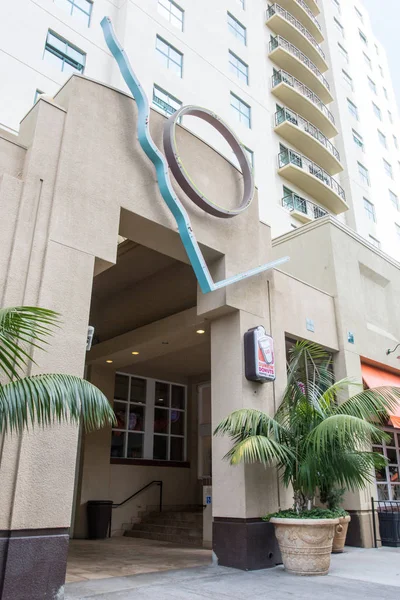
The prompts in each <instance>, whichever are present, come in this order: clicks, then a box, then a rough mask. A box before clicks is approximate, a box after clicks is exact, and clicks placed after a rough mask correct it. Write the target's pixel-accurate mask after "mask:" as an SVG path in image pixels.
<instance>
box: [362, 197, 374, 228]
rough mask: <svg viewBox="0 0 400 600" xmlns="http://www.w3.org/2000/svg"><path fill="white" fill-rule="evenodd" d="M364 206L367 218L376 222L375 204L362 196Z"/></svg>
mask: <svg viewBox="0 0 400 600" xmlns="http://www.w3.org/2000/svg"><path fill="white" fill-rule="evenodd" d="M364 208H365V212H366V213H367V217H368V219H369V220H370V221H373V222H374V223H376V215H375V206H374V205H373V204H372V202H370V201H369V200H367V199H366V198H364Z"/></svg>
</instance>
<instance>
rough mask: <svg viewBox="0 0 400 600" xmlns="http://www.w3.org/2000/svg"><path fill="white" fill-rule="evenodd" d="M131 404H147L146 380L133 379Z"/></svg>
mask: <svg viewBox="0 0 400 600" xmlns="http://www.w3.org/2000/svg"><path fill="white" fill-rule="evenodd" d="M131 402H137V403H138V404H145V403H146V380H145V379H134V378H133V377H132V379H131Z"/></svg>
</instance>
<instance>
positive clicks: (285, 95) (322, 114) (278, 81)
mask: <svg viewBox="0 0 400 600" xmlns="http://www.w3.org/2000/svg"><path fill="white" fill-rule="evenodd" d="M272 93H273V94H274V96H276V97H277V98H279V100H281V101H282V102H283V103H284V104H286V106H288V107H289V108H292V109H293V110H296V111H297V112H299V113H300V114H301V115H302V116H303V117H305V118H306V119H308V120H309V121H311V122H312V123H314V125H316V126H317V127H318V129H320V131H322V133H323V134H324V135H326V137H327V138H331V137H334V136H335V135H337V134H338V130H337V129H336V127H335V118H334V116H333V114H332V113H331V112H330V110H328V108H327V107H326V106H325V104H324V103H323V102H322V100H321V99H320V98H318V96H317V95H316V94H314V92H313V91H312V90H310V88H308V87H307V86H306V85H304V83H301V81H299V80H298V79H296V78H295V77H293V75H289V73H286V71H276V72H275V73H274V75H273V76H272Z"/></svg>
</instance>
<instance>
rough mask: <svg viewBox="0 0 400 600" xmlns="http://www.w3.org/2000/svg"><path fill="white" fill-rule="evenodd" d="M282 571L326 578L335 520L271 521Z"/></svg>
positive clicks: (274, 519) (275, 519) (273, 519)
mask: <svg viewBox="0 0 400 600" xmlns="http://www.w3.org/2000/svg"><path fill="white" fill-rule="evenodd" d="M271 523H273V524H274V525H275V535H276V538H277V540H278V543H279V548H280V551H281V554H282V561H283V564H284V567H285V569H286V570H287V571H288V572H289V573H293V574H294V575H327V573H328V571H329V566H330V564H331V553H332V542H333V537H334V535H335V527H336V525H338V524H339V519H278V518H275V517H274V518H272V519H271Z"/></svg>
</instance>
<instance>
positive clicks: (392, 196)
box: [389, 190, 399, 210]
mask: <svg viewBox="0 0 400 600" xmlns="http://www.w3.org/2000/svg"><path fill="white" fill-rule="evenodd" d="M389 198H390V202H391V203H392V204H393V206H394V208H395V209H396V210H399V199H398V197H397V196H396V194H395V193H394V192H392V190H389Z"/></svg>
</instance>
